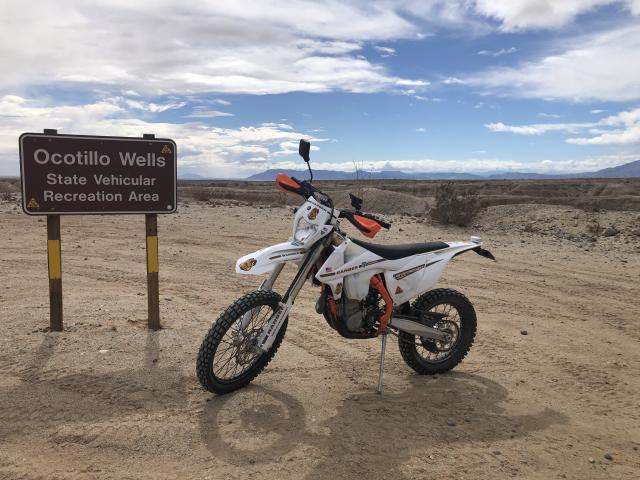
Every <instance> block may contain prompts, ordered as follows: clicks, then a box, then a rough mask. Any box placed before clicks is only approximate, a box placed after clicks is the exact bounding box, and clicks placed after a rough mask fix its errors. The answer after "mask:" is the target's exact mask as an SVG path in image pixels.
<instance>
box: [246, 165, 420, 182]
mask: <svg viewBox="0 0 640 480" xmlns="http://www.w3.org/2000/svg"><path fill="white" fill-rule="evenodd" d="M278 173H284V174H286V175H289V176H290V177H296V178H297V179H299V180H308V179H309V171H308V170H288V169H278V168H272V169H270V170H265V171H264V172H261V173H256V174H255V175H251V176H250V177H247V178H246V180H251V181H257V180H263V181H265V180H266V181H270V180H273V179H274V178H276V175H277V174H278ZM355 178H356V174H355V172H341V171H339V170H315V169H314V170H313V179H314V180H355ZM360 178H361V179H363V180H392V179H393V180H411V179H413V178H414V177H413V175H410V174H408V173H404V172H401V171H399V170H383V171H381V172H360Z"/></svg>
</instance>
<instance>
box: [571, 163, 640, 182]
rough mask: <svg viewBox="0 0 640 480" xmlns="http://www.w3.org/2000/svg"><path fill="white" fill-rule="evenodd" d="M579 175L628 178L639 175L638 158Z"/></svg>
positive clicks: (639, 165) (639, 164)
mask: <svg viewBox="0 0 640 480" xmlns="http://www.w3.org/2000/svg"><path fill="white" fill-rule="evenodd" d="M580 176H584V177H589V178H630V177H640V160H636V161H635V162H629V163H625V164H624V165H619V166H617V167H611V168H603V169H602V170H598V171H597V172H589V173H585V174H582V175H580Z"/></svg>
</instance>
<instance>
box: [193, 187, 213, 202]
mask: <svg viewBox="0 0 640 480" xmlns="http://www.w3.org/2000/svg"><path fill="white" fill-rule="evenodd" d="M189 193H190V194H191V197H193V198H194V199H195V200H197V201H199V202H208V201H209V199H210V198H211V191H210V190H209V189H208V188H207V187H194V188H190V189H189Z"/></svg>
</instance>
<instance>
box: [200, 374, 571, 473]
mask: <svg viewBox="0 0 640 480" xmlns="http://www.w3.org/2000/svg"><path fill="white" fill-rule="evenodd" d="M508 400H509V394H508V391H507V389H506V388H504V387H503V386H502V385H500V384H499V383H497V382H495V381H493V380H490V379H488V378H486V377H483V376H480V375H477V374H470V373H459V372H451V373H449V374H447V375H443V376H440V377H439V378H437V379H433V378H430V377H423V376H417V375H416V376H411V377H409V382H408V388H407V389H406V390H405V391H403V392H400V393H392V392H390V391H389V392H385V394H384V395H383V396H382V397H381V396H380V395H378V394H376V393H375V392H373V391H370V392H369V391H368V392H359V393H355V394H353V395H350V396H349V397H347V398H346V399H345V400H344V401H343V403H342V404H341V405H340V406H338V409H337V413H336V415H334V416H333V417H330V418H328V419H326V420H324V421H323V422H320V423H319V424H317V423H313V425H311V422H312V421H313V416H311V417H310V415H309V414H308V413H306V412H305V410H304V407H303V406H302V404H301V403H300V402H299V401H298V400H297V399H296V398H295V397H293V396H292V395H289V394H287V393H285V392H283V391H279V390H276V389H273V388H266V387H262V386H257V385H253V386H250V387H248V388H247V389H244V390H242V391H239V392H236V393H234V394H230V395H226V396H223V397H216V398H214V399H212V400H211V401H210V402H208V404H207V406H206V407H205V409H204V411H203V417H202V421H201V436H202V439H203V442H204V443H205V445H206V446H207V448H208V449H209V451H210V453H211V454H212V455H213V456H215V457H217V458H219V459H222V460H224V461H226V462H228V463H230V464H235V465H244V464H246V463H258V464H259V463H271V462H278V461H284V460H285V458H283V457H291V456H295V457H296V458H299V455H298V454H295V453H294V452H293V451H294V450H295V449H298V448H299V447H300V446H307V447H312V449H313V448H315V449H317V450H319V453H317V452H316V454H312V457H313V458H309V459H308V460H309V461H313V460H316V463H317V465H316V467H315V468H314V469H313V470H312V471H311V472H310V473H309V474H308V476H307V477H306V478H310V479H314V478H318V479H319V478H323V479H324V478H327V477H328V476H329V475H331V476H333V477H335V478H344V477H347V476H348V475H353V474H363V475H364V474H366V475H367V476H368V477H371V476H372V475H373V476H374V477H380V478H385V477H386V478H402V475H401V472H400V471H399V467H400V466H401V465H404V464H405V463H406V461H407V460H408V459H409V458H410V457H411V456H412V455H417V456H421V455H423V454H424V452H425V451H427V450H430V449H433V450H432V451H433V452H434V455H435V456H436V457H437V456H439V455H440V454H439V453H437V452H438V451H439V450H442V448H443V446H446V445H448V444H449V445H456V444H469V445H473V444H476V443H477V444H485V443H490V442H495V441H500V440H505V439H510V438H518V437H523V436H526V435H528V434H530V433H532V432H535V431H541V430H544V429H545V428H547V427H548V426H550V425H552V424H559V423H566V421H567V419H566V417H565V416H564V415H562V414H560V413H558V412H556V411H554V410H551V409H548V408H544V409H539V411H537V412H535V413H526V414H516V413H510V412H509V411H507V408H506V403H507V401H508ZM503 404H505V405H503ZM522 410H524V408H523V409H522ZM317 432H322V433H317ZM487 448H488V447H486V445H485V446H484V450H485V451H486V450H487ZM310 451H312V450H310ZM412 452H413V453H412ZM288 459H289V460H291V458H288ZM341 470H344V472H342V471H341Z"/></svg>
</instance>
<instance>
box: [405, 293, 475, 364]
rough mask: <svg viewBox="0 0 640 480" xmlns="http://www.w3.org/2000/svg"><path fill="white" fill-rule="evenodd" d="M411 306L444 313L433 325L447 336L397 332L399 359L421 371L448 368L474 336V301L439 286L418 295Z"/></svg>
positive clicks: (471, 341)
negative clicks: (431, 337)
mask: <svg viewBox="0 0 640 480" xmlns="http://www.w3.org/2000/svg"><path fill="white" fill-rule="evenodd" d="M413 308H414V309H416V310H419V311H422V312H434V313H438V314H441V315H445V316H444V317H443V318H442V319H441V320H439V321H438V322H437V323H436V325H434V327H435V328H438V329H439V330H442V331H445V332H447V333H448V334H449V338H448V339H447V340H446V341H439V340H431V339H426V338H422V337H418V336H415V335H412V334H410V333H406V332H400V334H399V335H398V347H399V348H400V355H402V359H403V360H404V361H405V363H406V364H407V365H409V366H410V367H411V368H412V369H413V370H415V371H416V372H418V373H419V374H421V375H434V374H436V373H444V372H447V371H449V370H451V369H452V368H454V367H455V366H456V365H458V364H459V363H460V362H461V361H462V359H463V358H464V357H465V356H466V355H467V353H468V352H469V349H470V348H471V345H472V344H473V340H474V338H475V336H476V328H477V319H476V312H475V310H474V308H473V305H472V304H471V302H470V301H469V299H468V298H467V297H465V296H464V295H463V294H462V293H460V292H458V291H456V290H452V289H449V288H439V289H436V290H431V291H429V292H426V293H424V294H422V295H420V296H419V297H418V298H417V299H416V301H415V302H414V303H413Z"/></svg>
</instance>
